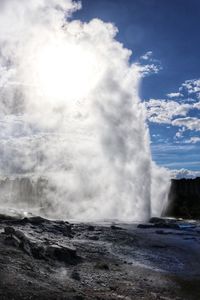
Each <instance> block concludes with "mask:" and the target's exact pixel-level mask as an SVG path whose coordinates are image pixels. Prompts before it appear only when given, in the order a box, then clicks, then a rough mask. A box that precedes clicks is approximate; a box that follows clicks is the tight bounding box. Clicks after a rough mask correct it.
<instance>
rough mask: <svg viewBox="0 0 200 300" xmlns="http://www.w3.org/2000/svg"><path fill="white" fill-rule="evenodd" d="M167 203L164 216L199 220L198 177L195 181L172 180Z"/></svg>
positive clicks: (199, 189)
mask: <svg viewBox="0 0 200 300" xmlns="http://www.w3.org/2000/svg"><path fill="white" fill-rule="evenodd" d="M168 199H169V203H168V206H167V208H166V210H165V212H163V215H164V216H172V217H181V218H189V219H191V218H194V219H199V218H200V177H198V178H195V179H172V181H171V188H170V192H169V198H168Z"/></svg>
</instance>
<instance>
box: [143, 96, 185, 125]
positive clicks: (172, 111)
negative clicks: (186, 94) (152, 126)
mask: <svg viewBox="0 0 200 300" xmlns="http://www.w3.org/2000/svg"><path fill="white" fill-rule="evenodd" d="M145 105H146V108H147V117H148V119H149V121H150V122H154V123H160V124H162V123H163V124H172V119H173V118H175V117H177V116H186V115H187V113H188V111H189V110H190V109H191V105H190V104H180V103H178V102H176V101H170V100H162V99H150V100H149V101H146V102H145Z"/></svg>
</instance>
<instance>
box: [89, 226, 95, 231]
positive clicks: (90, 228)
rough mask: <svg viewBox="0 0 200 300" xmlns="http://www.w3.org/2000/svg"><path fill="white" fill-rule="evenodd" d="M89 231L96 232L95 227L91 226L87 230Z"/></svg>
mask: <svg viewBox="0 0 200 300" xmlns="http://www.w3.org/2000/svg"><path fill="white" fill-rule="evenodd" d="M87 230H88V231H94V230H95V227H94V226H92V225H89V226H88V228H87Z"/></svg>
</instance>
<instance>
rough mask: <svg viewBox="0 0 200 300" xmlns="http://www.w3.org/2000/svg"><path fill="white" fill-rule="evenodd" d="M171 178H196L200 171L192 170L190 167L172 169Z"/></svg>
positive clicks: (199, 175)
mask: <svg viewBox="0 0 200 300" xmlns="http://www.w3.org/2000/svg"><path fill="white" fill-rule="evenodd" d="M170 174H171V178H176V179H181V178H196V177H200V171H191V170H188V169H180V170H170Z"/></svg>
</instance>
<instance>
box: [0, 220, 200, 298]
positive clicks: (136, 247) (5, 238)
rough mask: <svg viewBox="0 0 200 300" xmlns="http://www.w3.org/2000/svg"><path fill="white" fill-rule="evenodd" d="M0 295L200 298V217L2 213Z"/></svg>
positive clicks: (20, 296) (0, 226) (0, 221)
mask: <svg viewBox="0 0 200 300" xmlns="http://www.w3.org/2000/svg"><path fill="white" fill-rule="evenodd" d="M0 299H1V300H9V299H13V300H20V299H44V300H45V299H48V300H51V299H73V300H82V299H85V300H86V299H88V300H89V299H99V300H100V299H109V300H112V299H127V300H128V299H134V300H137V299H146V300H156V299H160V300H169V299H171V300H172V299H173V300H175V299H176V300H178V299H186V300H189V299H200V224H199V223H198V222H197V221H195V222H186V221H184V222H183V221H181V220H179V221H178V220H170V219H158V218H153V219H151V220H150V223H148V224H140V225H139V226H138V225H137V224H117V223H115V224H109V223H106V222H104V223H102V224H85V223H83V224H81V223H74V224H70V223H68V222H64V221H51V220H47V219H43V218H41V217H28V218H20V217H14V216H5V215H0Z"/></svg>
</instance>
